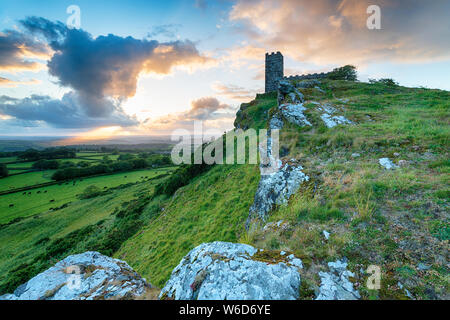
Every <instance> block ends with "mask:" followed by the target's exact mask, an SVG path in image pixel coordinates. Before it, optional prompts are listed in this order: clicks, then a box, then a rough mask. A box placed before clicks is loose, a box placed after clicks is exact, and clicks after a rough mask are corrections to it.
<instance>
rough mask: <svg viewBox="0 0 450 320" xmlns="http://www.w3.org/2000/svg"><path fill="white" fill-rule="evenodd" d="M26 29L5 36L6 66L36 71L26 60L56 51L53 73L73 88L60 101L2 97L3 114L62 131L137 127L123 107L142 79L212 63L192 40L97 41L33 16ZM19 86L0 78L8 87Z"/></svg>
mask: <svg viewBox="0 0 450 320" xmlns="http://www.w3.org/2000/svg"><path fill="white" fill-rule="evenodd" d="M20 24H21V27H22V28H23V32H18V31H17V32H16V31H8V32H7V33H5V34H3V33H2V34H1V37H0V58H1V60H0V66H8V67H9V68H11V67H14V68H16V69H17V68H19V67H21V68H23V69H26V68H28V69H33V68H35V67H36V66H37V64H36V63H35V62H30V61H25V60H21V59H20V57H22V56H25V53H34V54H48V53H49V52H51V53H52V55H51V56H49V57H48V62H47V67H48V72H49V74H50V75H52V76H54V77H55V78H56V79H57V82H58V83H59V84H60V85H61V86H64V87H68V88H71V89H72V91H71V92H69V93H68V94H66V95H65V96H64V97H63V98H62V99H60V100H59V99H52V98H50V97H45V96H37V95H35V96H31V97H29V98H25V99H16V100H8V99H13V98H7V97H3V98H2V101H0V113H2V114H4V115H7V116H12V117H15V118H17V119H21V120H24V121H31V122H32V123H37V122H43V123H47V124H48V125H50V126H53V127H58V128H92V127H95V126H105V125H109V126H114V125H120V126H131V125H136V124H137V123H138V122H137V121H136V119H135V118H134V117H130V116H129V115H127V114H125V112H124V111H123V109H122V107H121V105H122V103H123V102H124V101H125V100H126V99H128V98H129V97H132V96H134V95H135V93H136V86H137V81H138V77H139V75H140V74H142V73H157V74H169V73H171V72H172V71H173V69H174V68H178V67H180V68H183V67H184V68H195V67H200V66H205V65H207V64H208V63H211V62H212V59H211V58H209V57H205V56H203V55H201V54H200V53H199V51H198V50H197V48H196V46H195V44H194V43H193V42H191V41H189V40H184V41H171V42H158V41H156V40H147V39H143V40H140V39H135V38H133V37H119V36H116V35H113V34H109V35H107V36H99V37H96V38H93V37H92V36H91V35H90V34H89V33H88V32H86V31H84V30H81V29H69V28H67V27H66V25H64V24H63V23H61V22H52V21H49V20H47V19H44V18H40V17H28V18H26V19H24V20H22V21H20ZM160 31H162V29H161V30H160ZM25 35H27V36H25ZM18 83H19V82H15V83H14V82H13V81H11V80H8V79H6V78H2V79H0V85H4V86H6V85H9V86H13V85H17V84H18Z"/></svg>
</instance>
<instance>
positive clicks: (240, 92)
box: [211, 82, 261, 102]
mask: <svg viewBox="0 0 450 320" xmlns="http://www.w3.org/2000/svg"><path fill="white" fill-rule="evenodd" d="M211 87H212V89H213V90H214V91H216V92H217V94H218V95H221V96H225V97H227V98H229V99H232V100H236V101H240V102H245V101H250V100H253V99H254V98H255V95H256V93H257V92H261V89H259V90H248V89H246V88H244V87H240V86H236V85H232V84H230V85H225V84H223V83H221V82H215V83H213V84H212V86H211Z"/></svg>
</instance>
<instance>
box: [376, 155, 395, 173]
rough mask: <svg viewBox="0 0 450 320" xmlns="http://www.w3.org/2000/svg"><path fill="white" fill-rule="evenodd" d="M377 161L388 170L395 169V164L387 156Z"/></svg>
mask: <svg viewBox="0 0 450 320" xmlns="http://www.w3.org/2000/svg"><path fill="white" fill-rule="evenodd" d="M378 162H379V163H380V165H381V166H382V167H384V168H386V169H388V170H390V169H395V168H397V167H398V166H397V165H395V164H394V163H393V162H392V161H391V160H390V159H389V158H381V159H379V160H378Z"/></svg>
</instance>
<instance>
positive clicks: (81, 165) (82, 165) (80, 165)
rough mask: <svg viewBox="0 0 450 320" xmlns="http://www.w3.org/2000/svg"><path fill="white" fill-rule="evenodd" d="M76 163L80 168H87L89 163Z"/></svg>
mask: <svg viewBox="0 0 450 320" xmlns="http://www.w3.org/2000/svg"><path fill="white" fill-rule="evenodd" d="M77 165H78V166H79V167H81V168H87V167H89V166H90V165H91V163H90V162H89V161H80V162H78V163H77Z"/></svg>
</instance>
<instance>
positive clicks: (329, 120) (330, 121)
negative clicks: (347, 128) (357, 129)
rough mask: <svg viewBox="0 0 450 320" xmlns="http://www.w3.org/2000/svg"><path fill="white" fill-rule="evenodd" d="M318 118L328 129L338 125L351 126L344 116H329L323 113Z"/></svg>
mask: <svg viewBox="0 0 450 320" xmlns="http://www.w3.org/2000/svg"><path fill="white" fill-rule="evenodd" d="M320 118H321V119H322V120H323V122H324V123H325V125H326V126H327V127H328V128H333V127H335V126H337V125H339V124H352V122H351V121H350V120H348V119H347V118H345V117H344V116H330V115H329V114H328V113H324V114H322V115H321V116H320Z"/></svg>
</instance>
